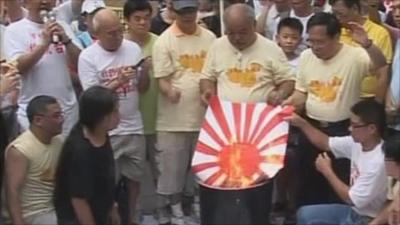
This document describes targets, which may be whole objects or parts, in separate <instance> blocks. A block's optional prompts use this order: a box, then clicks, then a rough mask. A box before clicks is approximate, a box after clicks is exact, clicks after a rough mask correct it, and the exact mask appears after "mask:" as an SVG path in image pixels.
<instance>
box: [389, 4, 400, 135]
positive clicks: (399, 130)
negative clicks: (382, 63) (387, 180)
mask: <svg viewBox="0 0 400 225" xmlns="http://www.w3.org/2000/svg"><path fill="white" fill-rule="evenodd" d="M392 7H393V10H392V13H393V19H394V21H395V23H396V24H397V26H398V27H400V0H393V3H392ZM386 111H387V112H388V116H389V118H390V119H389V120H390V125H389V127H390V129H389V134H390V136H397V137H400V36H397V40H396V48H395V55H394V59H393V65H392V80H391V82H390V87H389V89H388V94H387V98H386Z"/></svg>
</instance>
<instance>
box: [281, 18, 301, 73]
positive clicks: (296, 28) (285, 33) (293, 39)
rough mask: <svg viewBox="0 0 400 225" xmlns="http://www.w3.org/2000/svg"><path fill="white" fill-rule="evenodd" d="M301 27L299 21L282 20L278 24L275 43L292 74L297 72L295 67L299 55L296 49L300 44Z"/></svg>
mask: <svg viewBox="0 0 400 225" xmlns="http://www.w3.org/2000/svg"><path fill="white" fill-rule="evenodd" d="M302 33H303V25H302V23H301V22H300V20H299V19H296V18H290V17H288V18H284V19H282V20H281V21H280V22H279V24H278V33H277V35H276V37H275V40H276V42H277V43H278V45H279V46H280V47H281V48H282V50H283V52H284V53H285V55H286V57H287V58H288V60H289V64H290V66H291V67H292V70H293V72H295V73H296V72H297V65H298V60H299V56H300V54H299V53H298V51H297V49H298V47H299V45H300V43H301V42H302V39H303V38H302V37H301V35H302Z"/></svg>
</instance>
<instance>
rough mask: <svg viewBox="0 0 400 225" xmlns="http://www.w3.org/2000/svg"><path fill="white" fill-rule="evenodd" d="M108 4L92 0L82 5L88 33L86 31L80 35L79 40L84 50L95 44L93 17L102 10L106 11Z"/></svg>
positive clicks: (101, 0) (99, 0) (100, 0)
mask: <svg viewBox="0 0 400 225" xmlns="http://www.w3.org/2000/svg"><path fill="white" fill-rule="evenodd" d="M105 7H106V4H105V3H104V1H103V0H91V1H84V2H83V5H82V11H81V15H82V16H83V17H84V18H85V21H84V23H85V25H86V27H87V31H84V32H82V33H80V34H79V35H78V39H79V41H80V42H81V44H82V47H83V48H87V47H88V46H90V45H91V44H92V43H93V41H94V40H93V35H94V32H93V17H94V15H95V14H96V13H97V12H98V11H99V10H101V9H104V8H105Z"/></svg>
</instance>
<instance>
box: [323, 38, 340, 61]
mask: <svg viewBox="0 0 400 225" xmlns="http://www.w3.org/2000/svg"><path fill="white" fill-rule="evenodd" d="M342 48H343V44H342V43H340V42H338V43H337V45H336V47H335V49H334V50H333V52H332V55H331V56H330V57H329V58H327V59H324V60H330V59H332V58H333V57H335V56H336V55H337V54H338V53H339V52H340V50H341V49H342Z"/></svg>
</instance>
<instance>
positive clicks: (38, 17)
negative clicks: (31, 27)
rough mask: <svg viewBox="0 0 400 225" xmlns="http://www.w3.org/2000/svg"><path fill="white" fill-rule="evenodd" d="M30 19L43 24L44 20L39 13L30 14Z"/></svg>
mask: <svg viewBox="0 0 400 225" xmlns="http://www.w3.org/2000/svg"><path fill="white" fill-rule="evenodd" d="M28 19H29V20H30V21H32V22H35V23H43V20H42V18H40V16H39V15H38V14H37V13H32V12H29V14H28Z"/></svg>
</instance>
